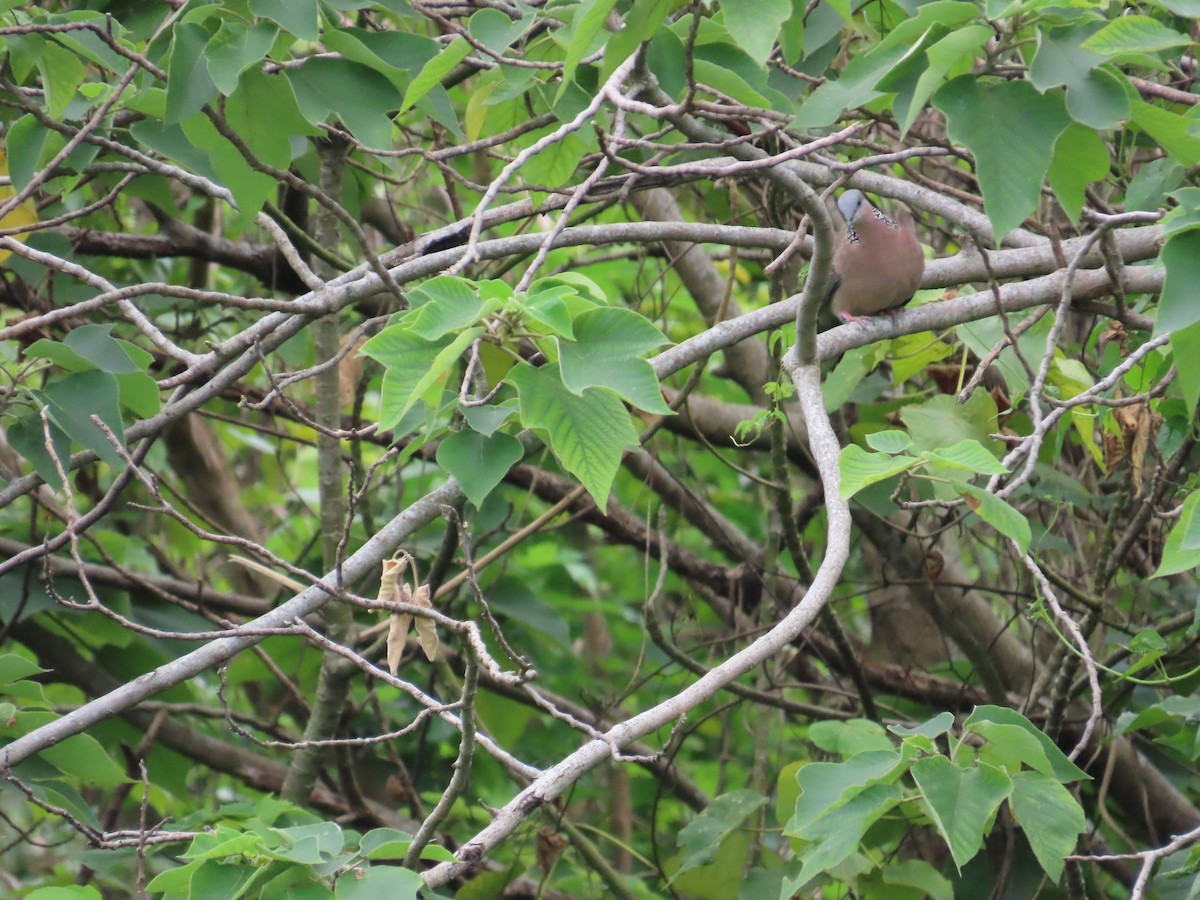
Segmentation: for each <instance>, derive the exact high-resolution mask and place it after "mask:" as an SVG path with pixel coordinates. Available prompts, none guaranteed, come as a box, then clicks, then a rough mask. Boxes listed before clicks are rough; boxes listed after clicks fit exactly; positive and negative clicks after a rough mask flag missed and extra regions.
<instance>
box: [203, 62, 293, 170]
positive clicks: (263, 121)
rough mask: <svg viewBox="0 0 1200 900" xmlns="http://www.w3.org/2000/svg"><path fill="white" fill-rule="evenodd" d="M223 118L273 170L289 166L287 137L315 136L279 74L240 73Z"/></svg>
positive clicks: (253, 69) (288, 139)
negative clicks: (267, 113)
mask: <svg viewBox="0 0 1200 900" xmlns="http://www.w3.org/2000/svg"><path fill="white" fill-rule="evenodd" d="M265 109H269V110H270V111H271V114H270V115H269V116H264V115H263V110H265ZM225 116H226V118H227V119H228V120H229V126H230V127H231V128H232V129H233V130H234V131H235V132H237V134H238V136H239V137H240V138H241V139H242V140H243V141H245V142H246V146H248V147H249V148H250V151H251V152H252V153H253V154H254V155H255V156H257V157H258V158H259V159H260V160H262V161H263V162H265V163H267V164H268V165H270V166H274V167H275V168H277V169H286V168H287V167H288V166H289V165H291V162H292V142H291V138H293V137H297V136H299V135H303V134H315V133H316V129H315V128H313V127H312V126H311V125H309V124H308V122H307V121H306V120H305V119H304V117H303V116H302V115H301V114H300V107H299V106H297V105H296V98H295V96H294V95H293V94H292V88H291V85H290V84H289V83H288V80H287V79H286V78H285V77H284V76H282V75H266V74H264V73H263V71H262V70H261V69H260V68H258V67H254V68H249V69H247V70H246V71H245V72H244V73H243V74H242V77H241V79H240V80H239V81H238V85H237V89H236V90H235V91H234V92H233V93H232V94H231V95H230V97H229V99H228V100H227V101H226V102H225Z"/></svg>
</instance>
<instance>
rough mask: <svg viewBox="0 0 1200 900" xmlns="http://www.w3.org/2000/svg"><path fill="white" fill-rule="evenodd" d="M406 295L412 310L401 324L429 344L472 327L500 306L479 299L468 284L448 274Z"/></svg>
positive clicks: (495, 302) (490, 301) (472, 286)
mask: <svg viewBox="0 0 1200 900" xmlns="http://www.w3.org/2000/svg"><path fill="white" fill-rule="evenodd" d="M408 296H409V299H410V300H411V301H412V304H413V307H414V308H413V310H412V311H411V312H410V313H408V315H406V316H405V317H404V318H403V319H401V322H402V323H403V325H404V327H405V328H407V329H408V330H409V331H411V332H412V333H413V334H415V335H418V336H419V337H423V338H425V339H426V340H430V341H433V340H437V339H438V338H442V337H445V336H446V335H448V334H451V333H453V332H458V331H462V330H463V329H464V328H467V327H469V326H471V325H475V324H477V323H478V322H479V321H480V320H481V319H483V318H484V317H486V316H488V315H490V314H491V313H492V312H494V311H495V310H496V309H498V308H499V306H500V303H499V301H496V300H485V299H484V298H483V297H481V296H480V294H479V292H478V291H476V290H475V287H474V285H472V284H471V282H469V281H467V280H465V279H463V278H455V277H453V276H451V275H440V276H438V277H437V278H431V279H430V280H429V281H426V282H425V283H424V284H422V285H421V286H420V287H418V288H415V289H413V290H412V291H410V292H409V295H408Z"/></svg>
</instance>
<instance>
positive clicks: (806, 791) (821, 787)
mask: <svg viewBox="0 0 1200 900" xmlns="http://www.w3.org/2000/svg"><path fill="white" fill-rule="evenodd" d="M906 761H907V760H906V757H905V756H904V754H902V753H901V752H900V751H899V750H896V749H895V748H893V749H890V750H866V751H863V752H862V753H857V754H855V755H854V756H852V757H850V759H848V760H846V761H845V762H840V763H825V762H821V763H809V764H808V765H806V766H803V767H802V768H801V769H800V771H799V772H797V773H796V781H797V783H798V784H799V785H800V788H801V793H800V796H799V797H798V798H797V799H796V808H795V810H794V811H793V813H792V817H791V819H790V820H789V821H788V823H787V826H786V827H785V828H784V829H783V833H784V834H785V835H787V836H788V837H810V836H812V835H813V834H815V833H816V832H815V831H814V830H813V829H816V828H818V823H819V822H820V821H821V819H822V817H824V816H826V815H827V814H828V813H829V812H830V811H831V810H833V809H836V808H837V807H838V806H840V805H841V804H843V803H845V802H846V801H848V800H849V799H851V798H852V797H854V796H855V795H857V794H859V793H861V792H862V791H863V790H864V789H865V788H867V787H869V786H870V785H873V784H878V783H891V782H893V781H895V780H896V779H897V778H899V777H900V774H901V772H902V771H903V769H904V766H905V764H906Z"/></svg>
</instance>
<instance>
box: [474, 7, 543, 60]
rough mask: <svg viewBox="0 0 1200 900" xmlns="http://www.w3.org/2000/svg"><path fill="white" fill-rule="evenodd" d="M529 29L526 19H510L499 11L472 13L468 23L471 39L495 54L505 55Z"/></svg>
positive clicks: (488, 10) (481, 10)
mask: <svg viewBox="0 0 1200 900" xmlns="http://www.w3.org/2000/svg"><path fill="white" fill-rule="evenodd" d="M527 27H529V23H528V21H526V20H525V19H516V20H513V19H510V18H509V17H508V16H507V15H505V14H504V13H502V12H501V11H500V10H498V9H491V8H484V9H480V10H476V11H475V12H474V13H472V15H471V18H470V19H469V20H468V22H467V30H468V31H469V32H470V34H471V37H473V38H475V40H477V41H479V43H481V44H482V45H483V46H485V47H487V48H488V49H489V50H491V51H492V52H493V53H503V52H504V51H505V50H507V49H508V48H509V47H510V46H512V43H513V42H514V41H515V40H516V39H517V38H519V37H520V36H521V35H522V34H523V33H524V31H525V29H526V28H527Z"/></svg>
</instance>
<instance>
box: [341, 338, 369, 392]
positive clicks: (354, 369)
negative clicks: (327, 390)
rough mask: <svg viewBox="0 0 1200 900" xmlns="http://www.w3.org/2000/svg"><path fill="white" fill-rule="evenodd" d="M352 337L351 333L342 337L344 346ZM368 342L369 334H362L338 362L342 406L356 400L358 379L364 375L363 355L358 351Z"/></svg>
mask: <svg viewBox="0 0 1200 900" xmlns="http://www.w3.org/2000/svg"><path fill="white" fill-rule="evenodd" d="M350 338H351V335H349V334H347V335H345V336H344V337H343V338H342V342H341V343H342V347H345V346H346V342H347V341H348V340H350ZM366 342H367V336H366V335H365V334H360V335H359V336H358V337H357V338H356V339H355V341H354V346H353V347H352V348H351V349H350V350H349V351H348V352H347V353H346V355H345V356H343V357H342V360H341V362H339V363H338V402H340V403H341V405H342V406H349V405H350V404H351V403H353V402H354V392H355V391H356V390H357V389H358V379H359V378H360V377H361V376H362V369H363V357H361V356H359V355H358V351H359V350H360V349H361V348H362V345H363V344H365V343H366Z"/></svg>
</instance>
